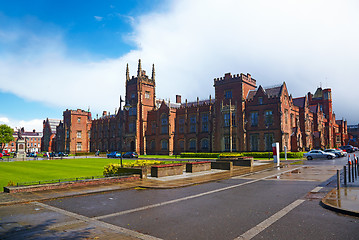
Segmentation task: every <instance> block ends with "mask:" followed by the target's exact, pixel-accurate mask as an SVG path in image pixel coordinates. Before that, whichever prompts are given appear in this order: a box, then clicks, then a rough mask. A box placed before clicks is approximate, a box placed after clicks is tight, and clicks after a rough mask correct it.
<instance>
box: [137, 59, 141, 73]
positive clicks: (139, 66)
mask: <svg viewBox="0 0 359 240" xmlns="http://www.w3.org/2000/svg"><path fill="white" fill-rule="evenodd" d="M141 74H142V66H141V59H138V69H137V77H139V76H141Z"/></svg>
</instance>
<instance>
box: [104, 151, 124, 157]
mask: <svg viewBox="0 0 359 240" xmlns="http://www.w3.org/2000/svg"><path fill="white" fill-rule="evenodd" d="M120 157H121V153H119V152H110V153H109V154H107V158H120Z"/></svg>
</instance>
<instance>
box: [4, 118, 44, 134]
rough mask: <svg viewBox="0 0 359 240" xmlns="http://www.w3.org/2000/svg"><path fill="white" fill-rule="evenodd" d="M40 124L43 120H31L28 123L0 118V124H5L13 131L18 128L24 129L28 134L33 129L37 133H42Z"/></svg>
mask: <svg viewBox="0 0 359 240" xmlns="http://www.w3.org/2000/svg"><path fill="white" fill-rule="evenodd" d="M42 123H43V120H41V119H31V120H28V121H24V120H19V119H12V118H8V117H0V124H6V125H8V126H10V127H11V128H13V129H14V130H15V131H16V129H18V128H22V127H23V128H24V129H25V131H27V132H30V131H32V130H33V129H35V130H36V131H37V132H42V128H43V126H42Z"/></svg>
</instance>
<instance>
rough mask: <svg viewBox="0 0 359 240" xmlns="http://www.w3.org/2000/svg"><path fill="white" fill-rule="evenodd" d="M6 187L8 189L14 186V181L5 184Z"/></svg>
mask: <svg viewBox="0 0 359 240" xmlns="http://www.w3.org/2000/svg"><path fill="white" fill-rule="evenodd" d="M7 186H8V187H12V186H16V184H15V183H14V181H12V180H10V181H9V182H8V183H7Z"/></svg>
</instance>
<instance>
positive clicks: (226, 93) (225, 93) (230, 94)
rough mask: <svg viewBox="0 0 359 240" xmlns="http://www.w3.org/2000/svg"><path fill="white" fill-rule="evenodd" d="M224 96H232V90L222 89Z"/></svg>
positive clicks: (228, 97)
mask: <svg viewBox="0 0 359 240" xmlns="http://www.w3.org/2000/svg"><path fill="white" fill-rule="evenodd" d="M224 97H225V99H230V98H232V90H226V91H224Z"/></svg>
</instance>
